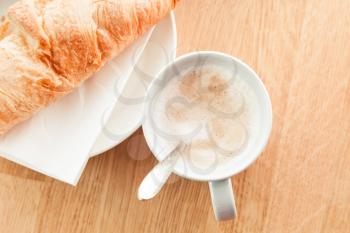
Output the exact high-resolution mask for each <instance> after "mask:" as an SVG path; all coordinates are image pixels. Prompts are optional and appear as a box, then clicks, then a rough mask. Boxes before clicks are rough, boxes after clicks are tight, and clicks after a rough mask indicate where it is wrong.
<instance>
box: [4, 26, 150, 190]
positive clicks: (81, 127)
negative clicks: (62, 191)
mask: <svg viewBox="0 0 350 233" xmlns="http://www.w3.org/2000/svg"><path fill="white" fill-rule="evenodd" d="M152 30H153V29H152ZM152 30H150V31H149V32H148V33H146V34H145V35H144V36H143V37H141V38H139V39H138V40H136V41H135V42H134V43H133V44H132V45H131V46H130V47H129V48H127V49H126V50H125V51H124V52H123V53H122V54H120V55H119V56H118V57H117V58H116V59H114V60H112V61H111V62H109V63H108V64H107V65H106V66H105V67H103V68H102V69H101V70H100V71H99V72H98V73H97V74H95V75H94V77H92V78H90V79H89V80H87V81H86V82H85V83H84V84H83V85H82V86H81V87H80V88H79V89H77V90H75V91H74V92H73V93H71V94H70V95H68V96H66V97H64V98H63V99H61V100H60V101H58V102H57V103H55V104H53V105H51V106H49V107H48V108H46V109H44V110H42V111H40V112H39V113H38V114H36V115H35V116H34V117H33V118H31V119H30V120H28V121H26V122H24V123H22V124H20V125H18V126H16V127H15V128H13V129H12V130H11V131H10V132H9V133H7V134H6V135H4V136H3V137H1V138H0V155H1V156H3V157H5V158H7V159H9V160H11V161H14V162H16V163H19V164H21V165H23V166H26V167H28V168H31V169H33V170H35V171H38V172H41V173H43V174H45V175H48V176H51V177H53V178H56V179H58V180H61V181H64V182H67V183H69V184H72V185H75V184H76V183H77V182H78V181H79V178H80V176H81V173H82V171H83V169H84V167H85V165H86V163H87V160H88V158H89V155H90V151H91V149H92V147H93V146H94V143H95V141H96V140H97V138H98V136H99V135H100V133H101V130H102V127H103V124H104V122H106V120H105V119H108V115H109V114H110V111H108V109H111V107H112V106H114V105H115V104H116V103H117V100H118V95H119V92H118V91H116V90H122V89H123V87H124V86H125V84H126V82H127V80H128V78H129V76H130V74H131V72H132V70H133V67H134V66H135V64H136V63H137V61H138V59H139V57H140V55H141V53H142V51H143V49H144V48H145V46H146V44H147V42H148V40H149V38H150V36H151V34H152Z"/></svg>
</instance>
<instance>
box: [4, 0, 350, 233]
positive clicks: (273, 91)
mask: <svg viewBox="0 0 350 233" xmlns="http://www.w3.org/2000/svg"><path fill="white" fill-rule="evenodd" d="M176 17H177V27H178V54H179V55H180V54H184V53H187V52H191V51H195V50H218V51H222V52H225V53H229V54H232V55H234V56H237V57H239V58H241V59H242V60H243V61H245V62H246V63H248V64H250V65H251V66H252V67H253V68H254V69H255V70H256V71H257V73H258V74H259V75H260V76H261V79H262V80H263V81H264V83H265V84H266V86H267V89H268V90H269V92H270V95H271V99H272V104H273V117H274V124H273V131H272V137H271V140H270V141H269V144H268V146H267V148H266V149H265V151H264V153H263V155H262V156H261V157H260V158H259V159H258V160H257V162H256V163H255V164H254V165H252V166H251V167H250V168H249V169H248V170H246V171H245V172H242V173H240V174H239V175H237V176H235V177H234V178H233V183H234V186H235V193H236V201H237V207H238V212H239V213H238V214H239V216H238V218H237V219H236V220H235V221H228V222H222V223H218V222H216V220H215V218H214V215H213V213H212V209H211V204H210V196H209V191H208V185H207V184H206V183H200V182H190V181H187V180H184V179H182V178H179V177H175V176H173V177H171V181H170V183H169V184H168V185H166V187H165V188H164V190H162V192H161V193H160V195H158V196H157V197H156V198H154V199H153V200H151V201H148V202H140V201H138V200H137V198H136V191H137V187H138V185H139V184H140V182H141V180H142V178H143V177H144V176H145V175H146V173H147V172H148V171H149V170H150V169H151V168H152V166H153V165H154V164H155V162H156V161H155V159H154V158H153V157H152V155H151V153H150V151H149V150H148V148H147V145H146V143H145V140H144V139H143V135H142V131H140V130H139V131H137V132H136V133H135V134H134V135H132V136H131V137H130V138H129V139H128V140H126V141H125V142H124V143H122V144H121V145H119V146H118V147H116V148H114V149H112V150H110V151H108V152H106V153H104V154H102V155H100V156H98V157H96V158H93V159H91V160H90V161H89V163H88V165H87V168H86V169H85V172H84V174H83V176H82V178H81V181H80V182H79V184H78V186H77V187H72V186H69V185H67V184H64V183H61V182H59V181H55V180H53V179H51V178H48V177H45V176H43V175H40V174H38V173H35V172H33V171H30V170H29V169H26V168H23V167H21V166H19V165H16V164H14V163H11V162H9V161H6V160H4V159H1V160H0V232H7V233H12V232H14V233H21V232H26V233H27V232H43V233H46V232H50V233H55V232H64V233H66V232H74V233H76V232H84V233H85V232H103V233H106V232H152V233H153V232H157V233H158V232H167V233H169V232H181V233H182V232H185V233H186V232H201V233H203V232H208V233H212V232H230V233H232V232H234V233H242V232H247V233H284V232H293V233H303V232H305V233H318V232H322V233H333V232H334V233H335V232H339V233H348V232H350V27H349V25H350V1H348V0H333V1H330V0H303V1H295V0H264V1H261V0H243V1H239V0H220V1H213V0H188V1H186V0H183V1H181V2H180V4H179V6H178V8H177V9H176Z"/></svg>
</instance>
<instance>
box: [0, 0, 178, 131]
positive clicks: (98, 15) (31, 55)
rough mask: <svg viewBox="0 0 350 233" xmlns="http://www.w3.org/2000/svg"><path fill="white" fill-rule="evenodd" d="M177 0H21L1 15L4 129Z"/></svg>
mask: <svg viewBox="0 0 350 233" xmlns="http://www.w3.org/2000/svg"><path fill="white" fill-rule="evenodd" d="M177 1H178V0H22V1H19V2H17V3H15V4H14V5H12V6H11V7H10V8H9V9H8V11H7V14H6V16H5V17H2V18H0V134H4V133H6V132H7V131H8V130H9V129H11V128H12V127H13V126H15V125H16V124H18V123H19V122H22V121H24V120H26V119H28V118H30V117H31V116H33V114H35V113H36V112H38V111H39V110H40V109H42V108H44V107H46V106H48V105H49V104H51V103H53V102H55V101H56V100H58V99H59V98H61V97H63V96H64V95H66V94H68V93H70V92H72V91H73V90H74V89H75V88H77V87H78V86H79V85H81V84H82V83H83V82H84V81H85V80H86V79H87V78H89V77H90V76H91V75H92V74H94V73H95V72H96V71H98V70H99V69H100V68H101V67H102V66H103V65H104V64H105V63H106V62H107V61H108V60H110V59H112V58H113V57H115V56H117V55H118V54H119V53H120V52H121V51H122V50H123V49H124V48H125V47H127V46H128V45H129V44H130V43H132V42H133V41H134V40H135V39H136V38H138V37H139V36H140V35H142V34H143V33H144V32H146V31H147V30H148V29H149V28H150V27H151V26H152V25H154V24H156V23H157V22H158V21H159V20H160V19H161V18H163V17H164V16H166V15H167V14H168V13H169V12H170V11H171V10H172V9H173V8H174V7H175V5H176V3H177Z"/></svg>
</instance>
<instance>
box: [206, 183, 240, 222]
mask: <svg viewBox="0 0 350 233" xmlns="http://www.w3.org/2000/svg"><path fill="white" fill-rule="evenodd" d="M209 189H210V195H211V202H212V205H213V210H214V213H215V218H216V220H218V221H224V220H230V219H233V218H235V217H237V209H236V204H235V199H234V196H233V188H232V184H231V179H230V178H228V179H226V180H218V181H209Z"/></svg>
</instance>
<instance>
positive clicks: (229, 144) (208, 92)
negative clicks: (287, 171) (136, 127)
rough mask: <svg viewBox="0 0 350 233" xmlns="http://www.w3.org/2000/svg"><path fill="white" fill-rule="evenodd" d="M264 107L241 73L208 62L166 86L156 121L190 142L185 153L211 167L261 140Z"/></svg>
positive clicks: (159, 129)
mask: <svg viewBox="0 0 350 233" xmlns="http://www.w3.org/2000/svg"><path fill="white" fill-rule="evenodd" d="M258 107H259V106H258V104H257V99H256V96H255V95H254V93H253V91H252V90H251V89H250V87H249V85H248V84H247V83H245V81H244V80H242V79H241V78H240V76H239V74H236V73H232V71H228V70H225V69H223V68H221V67H217V66H209V65H207V66H201V67H194V68H191V69H189V70H186V71H184V72H182V73H180V74H179V75H178V76H176V77H173V78H172V79H171V80H170V81H169V82H167V83H166V84H165V85H164V87H162V89H161V91H160V92H159V93H158V94H157V95H156V96H154V99H153V100H152V111H153V114H152V117H153V119H152V122H153V126H154V130H155V131H156V133H157V134H158V135H160V136H162V137H164V138H166V139H169V140H180V141H182V142H184V144H185V145H186V146H183V147H182V148H181V149H180V153H181V155H182V156H183V157H184V158H186V159H188V160H189V161H191V162H192V163H193V164H194V165H195V166H196V167H199V168H208V166H212V165H213V164H215V163H223V162H225V161H227V159H230V158H233V157H234V156H235V155H238V154H240V152H242V151H243V150H244V149H245V148H246V147H247V145H248V144H249V143H251V142H252V141H254V140H255V139H254V136H252V135H255V133H254V130H256V129H257V128H258V127H257V126H258V124H259V115H258V114H256V113H257V112H258V111H257V110H258Z"/></svg>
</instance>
